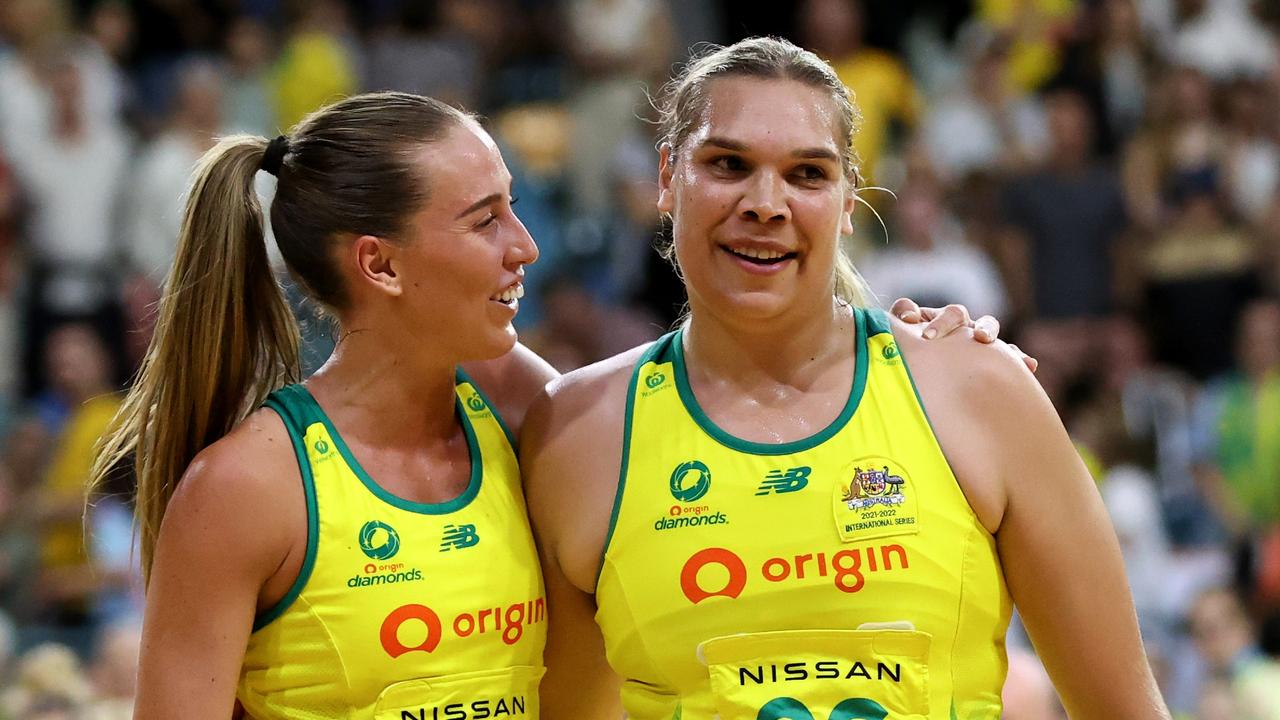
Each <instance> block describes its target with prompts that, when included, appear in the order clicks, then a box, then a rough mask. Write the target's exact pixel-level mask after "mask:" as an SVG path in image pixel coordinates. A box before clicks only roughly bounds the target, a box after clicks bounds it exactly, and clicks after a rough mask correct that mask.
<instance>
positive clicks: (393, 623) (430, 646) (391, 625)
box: [378, 605, 444, 658]
mask: <svg viewBox="0 0 1280 720" xmlns="http://www.w3.org/2000/svg"><path fill="white" fill-rule="evenodd" d="M409 620H421V621H422V622H423V623H424V624H425V625H426V626H427V637H426V639H425V640H423V641H422V642H421V643H420V644H418V645H414V646H413V647H410V646H408V645H405V644H404V643H402V642H400V638H399V637H398V635H399V630H400V626H401V625H403V624H405V623H406V622H408V621H409ZM443 633H444V630H443V628H442V627H441V626H440V616H439V615H436V612H435V611H434V610H432V609H431V608H429V607H427V606H426V605H401V606H400V607H398V608H396V609H395V610H392V611H391V614H390V615H387V619H386V620H383V621H382V629H381V631H380V632H379V633H378V637H379V639H381V640H382V649H383V650H386V651H387V654H388V655H390V656H391V657H393V658H398V657H400V656H401V655H404V654H405V653H410V652H427V653H429V652H432V651H433V650H435V649H436V646H437V645H439V644H440V637H441V635H442V634H443Z"/></svg>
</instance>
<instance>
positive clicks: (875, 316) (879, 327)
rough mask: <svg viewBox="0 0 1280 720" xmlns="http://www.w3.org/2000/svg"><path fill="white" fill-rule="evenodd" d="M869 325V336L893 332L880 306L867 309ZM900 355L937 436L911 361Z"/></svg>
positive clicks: (930, 426) (925, 414)
mask: <svg viewBox="0 0 1280 720" xmlns="http://www.w3.org/2000/svg"><path fill="white" fill-rule="evenodd" d="M867 327H868V332H867V337H868V338H870V337H873V336H875V335H879V334H880V333H890V334H892V333H893V326H892V325H891V324H890V321H889V314H888V313H886V312H885V311H884V310H881V309H879V308H872V309H869V310H867ZM870 328H875V332H871V331H870ZM893 342H894V343H895V344H896V343H897V342H898V339H897V337H896V336H895V337H894V339H893ZM898 357H900V358H902V367H903V369H904V370H906V371H907V380H909V381H910V382H911V391H912V392H913V393H915V395H916V404H917V405H919V406H920V412H921V413H923V414H924V420H925V422H927V423H929V431H930V432H933V434H934V437H935V438H936V437H937V435H938V433H937V432H934V428H933V420H930V419H929V410H928V409H927V408H925V406H924V400H923V399H922V398H921V397H920V388H919V387H917V386H916V378H915V376H914V375H912V374H911V363H909V362H907V356H906V355H903V354H902V353H901V352H899V353H898Z"/></svg>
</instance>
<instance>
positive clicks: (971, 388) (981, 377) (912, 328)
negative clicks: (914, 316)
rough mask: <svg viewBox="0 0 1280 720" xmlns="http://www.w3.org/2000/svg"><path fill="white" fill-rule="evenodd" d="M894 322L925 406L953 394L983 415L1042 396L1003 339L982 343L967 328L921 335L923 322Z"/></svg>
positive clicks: (1032, 379)
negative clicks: (931, 399)
mask: <svg viewBox="0 0 1280 720" xmlns="http://www.w3.org/2000/svg"><path fill="white" fill-rule="evenodd" d="M891 322H892V328H893V337H894V340H895V341H896V342H897V344H898V348H899V349H900V350H901V351H902V354H903V357H904V358H906V359H907V361H908V362H909V364H910V367H911V372H912V377H913V378H914V379H915V381H916V384H917V387H918V388H919V390H920V394H921V397H922V399H924V400H925V402H926V404H928V397H927V396H948V397H953V398H957V399H960V400H963V401H964V404H965V406H966V407H967V408H968V409H969V410H971V411H973V412H974V413H976V414H977V415H976V417H981V416H982V415H983V414H984V413H990V412H992V411H993V410H999V409H1001V408H1008V403H1011V402H1013V403H1028V402H1030V403H1034V402H1035V399H1036V398H1037V397H1043V396H1044V393H1043V391H1042V390H1041V389H1040V385H1039V383H1037V382H1036V380H1035V376H1034V375H1032V374H1031V372H1030V371H1029V370H1027V368H1026V366H1025V365H1024V364H1023V362H1022V358H1021V356H1020V355H1019V354H1018V352H1017V351H1015V350H1014V349H1013V348H1012V347H1010V346H1009V345H1008V344H1007V343H1005V342H1004V341H1003V340H996V341H995V342H993V343H982V342H978V341H976V340H974V338H973V330H972V329H968V328H962V329H961V330H959V331H957V332H954V333H952V334H951V335H948V336H946V337H943V338H935V339H932V340H925V339H924V338H923V337H921V335H920V333H921V332H922V329H923V326H921V325H911V324H907V323H904V322H902V321H900V320H898V319H897V318H893V319H892V321H891ZM926 388H927V392H926ZM1046 401H1047V398H1046Z"/></svg>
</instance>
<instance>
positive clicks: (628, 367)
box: [529, 345, 650, 450]
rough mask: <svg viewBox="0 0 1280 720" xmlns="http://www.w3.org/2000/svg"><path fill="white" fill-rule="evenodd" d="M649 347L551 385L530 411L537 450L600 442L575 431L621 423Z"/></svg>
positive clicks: (621, 355) (530, 422) (607, 361)
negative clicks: (629, 391) (629, 388)
mask: <svg viewBox="0 0 1280 720" xmlns="http://www.w3.org/2000/svg"><path fill="white" fill-rule="evenodd" d="M649 347H650V346H649V345H641V346H639V347H635V348H632V349H631V350H628V351H626V352H624V353H620V354H618V355H614V356H613V357H611V358H606V359H604V360H601V361H600V362H597V363H592V364H591V365H587V366H585V367H582V368H579V369H577V370H574V371H573V372H570V373H566V374H564V375H561V376H560V377H558V378H556V379H554V380H552V381H551V382H549V383H547V385H546V387H545V388H544V389H543V392H542V393H541V395H539V396H538V397H537V398H536V399H535V400H534V403H533V406H532V407H531V408H530V411H529V432H530V436H531V442H532V443H534V445H535V447H536V448H537V449H539V450H542V449H546V448H549V447H551V446H562V445H570V446H572V445H573V444H574V443H575V442H584V441H593V440H598V439H599V438H598V437H594V438H593V437H586V438H584V437H582V436H581V434H580V433H574V432H573V428H575V427H581V426H587V427H590V425H591V424H593V423H597V422H603V421H608V420H609V419H611V418H617V419H618V420H619V422H621V420H622V418H623V415H624V413H625V407H626V392H627V386H628V384H629V383H630V381H631V374H632V371H633V370H634V369H635V365H636V363H637V362H639V360H640V357H641V356H642V355H643V354H644V352H645V350H647V349H648V348H649ZM619 427H621V426H619ZM593 444H594V443H593Z"/></svg>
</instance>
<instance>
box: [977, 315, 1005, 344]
mask: <svg viewBox="0 0 1280 720" xmlns="http://www.w3.org/2000/svg"><path fill="white" fill-rule="evenodd" d="M999 336H1000V321H999V320H997V319H995V318H993V317H991V316H990V315H983V316H982V317H980V318H978V319H977V320H975V321H974V323H973V337H974V339H975V340H977V341H978V342H981V343H993V342H995V341H996V338H997V337H999Z"/></svg>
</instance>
